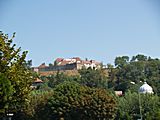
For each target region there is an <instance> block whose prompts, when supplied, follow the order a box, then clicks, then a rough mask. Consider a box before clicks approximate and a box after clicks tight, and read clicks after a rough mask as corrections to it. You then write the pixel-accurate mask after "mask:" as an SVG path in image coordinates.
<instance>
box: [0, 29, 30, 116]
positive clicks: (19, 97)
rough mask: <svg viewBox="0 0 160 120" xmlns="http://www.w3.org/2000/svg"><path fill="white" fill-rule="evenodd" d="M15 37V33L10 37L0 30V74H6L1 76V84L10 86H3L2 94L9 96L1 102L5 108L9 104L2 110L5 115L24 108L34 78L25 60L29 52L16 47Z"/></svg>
mask: <svg viewBox="0 0 160 120" xmlns="http://www.w3.org/2000/svg"><path fill="white" fill-rule="evenodd" d="M14 37H15V33H14V34H13V36H12V38H11V39H9V38H8V35H5V34H3V33H2V32H0V75H3V76H4V77H1V85H2V86H7V87H8V88H7V87H6V88H5V89H4V87H2V89H1V94H3V95H6V96H3V97H4V98H9V99H4V100H5V102H3V101H1V103H0V104H1V106H4V108H6V105H5V104H7V108H6V111H3V110H2V111H3V112H2V113H1V115H4V114H5V112H14V113H17V111H20V110H22V108H23V105H24V103H25V102H26V101H27V97H28V94H29V91H30V85H31V82H32V79H33V78H32V74H31V71H30V70H29V67H28V66H27V65H28V64H27V62H26V61H25V58H26V54H27V52H26V51H24V52H22V53H21V48H15V46H16V45H15V44H13V43H12V40H13V38H14ZM6 90H7V91H8V94H7V93H6V92H7V91H6ZM5 93H6V94H5ZM11 95H12V97H11ZM6 100H7V101H6ZM4 108H1V109H4Z"/></svg>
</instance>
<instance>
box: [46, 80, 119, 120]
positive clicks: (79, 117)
mask: <svg viewBox="0 0 160 120" xmlns="http://www.w3.org/2000/svg"><path fill="white" fill-rule="evenodd" d="M48 108H49V109H50V112H49V113H50V115H51V116H49V117H50V119H55V120H60V119H65V120H89V119H90V120H109V119H113V118H114V116H115V112H116V102H115V100H114V98H113V97H112V96H110V95H109V94H108V93H107V92H106V90H104V89H100V88H90V87H86V86H81V85H80V84H78V83H76V82H64V83H62V84H59V85H58V86H56V88H55V89H54V94H53V96H52V98H51V99H50V100H49V102H48ZM49 117H48V118H49Z"/></svg>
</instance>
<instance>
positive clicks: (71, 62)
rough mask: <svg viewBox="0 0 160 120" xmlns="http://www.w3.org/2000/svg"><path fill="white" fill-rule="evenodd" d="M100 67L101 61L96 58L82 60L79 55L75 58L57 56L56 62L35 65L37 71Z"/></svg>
mask: <svg viewBox="0 0 160 120" xmlns="http://www.w3.org/2000/svg"><path fill="white" fill-rule="evenodd" d="M83 67H84V68H92V69H98V68H100V67H101V63H100V62H98V61H95V60H81V59H80V58H79V57H73V58H67V59H65V58H57V59H56V60H55V61H54V64H52V65H49V66H46V65H45V63H43V64H41V65H40V66H39V67H34V68H33V70H34V71H35V72H45V71H58V70H79V69H82V68H83Z"/></svg>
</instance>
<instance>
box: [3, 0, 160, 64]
mask: <svg viewBox="0 0 160 120" xmlns="http://www.w3.org/2000/svg"><path fill="white" fill-rule="evenodd" d="M159 8H160V3H159V2H158V0H152V1H151V0H0V15H1V16H0V30H1V31H3V32H4V33H7V34H9V35H12V33H13V32H16V38H15V40H14V43H16V44H17V46H21V47H22V50H28V51H29V54H28V56H27V59H32V60H33V65H34V66H37V65H39V64H41V63H43V62H45V63H47V64H48V63H53V60H54V59H56V58H57V57H64V58H70V57H76V56H79V57H81V58H83V59H84V58H89V59H95V60H98V61H102V62H104V63H113V61H114V59H115V57H116V56H122V55H128V56H133V55H136V54H138V53H142V54H145V55H149V56H152V57H160V52H159V51H160V22H159V21H160V9H159Z"/></svg>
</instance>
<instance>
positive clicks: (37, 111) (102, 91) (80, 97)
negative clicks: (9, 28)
mask: <svg viewBox="0 0 160 120" xmlns="http://www.w3.org/2000/svg"><path fill="white" fill-rule="evenodd" d="M13 38H14V36H13V37H12V38H11V39H9V38H8V35H5V34H3V33H2V32H1V33H0V119H5V118H7V117H8V116H7V115H9V113H13V114H14V115H13V116H12V119H13V120H113V119H115V120H137V119H139V118H140V117H141V116H142V117H143V119H147V120H153V119H154V120H159V119H160V96H159V95H160V94H159V92H160V91H159V90H160V80H159V79H160V77H159V75H160V60H159V59H153V58H151V57H147V56H144V55H140V54H139V55H136V56H133V57H132V58H129V57H128V56H121V57H116V58H115V65H111V64H108V65H107V66H108V67H107V69H103V68H101V69H91V68H88V69H81V70H79V71H78V72H79V75H77V76H68V75H66V74H63V73H61V72H57V74H55V75H49V76H40V75H38V74H37V73H34V72H32V71H31V69H30V67H31V61H25V57H26V54H27V52H21V49H20V48H18V49H16V48H15V44H13V43H12V39H13ZM37 77H38V78H39V79H41V80H43V84H41V85H39V86H37V88H36V89H32V88H31V87H30V86H31V85H32V82H33V81H34V80H35V79H36V78H37ZM144 81H147V83H148V84H149V85H151V86H152V87H153V90H154V94H143V95H141V94H138V89H139V87H140V86H141V85H142V84H143V82H144ZM114 91H123V96H116V95H115V93H114ZM140 99H141V100H140Z"/></svg>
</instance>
